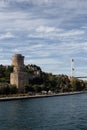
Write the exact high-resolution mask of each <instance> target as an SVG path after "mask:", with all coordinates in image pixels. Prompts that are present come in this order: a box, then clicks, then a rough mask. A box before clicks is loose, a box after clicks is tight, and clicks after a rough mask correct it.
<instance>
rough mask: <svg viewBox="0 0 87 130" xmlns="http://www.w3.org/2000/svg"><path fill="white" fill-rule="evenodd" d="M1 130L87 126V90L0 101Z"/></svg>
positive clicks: (83, 129)
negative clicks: (52, 95) (77, 92)
mask: <svg viewBox="0 0 87 130" xmlns="http://www.w3.org/2000/svg"><path fill="white" fill-rule="evenodd" d="M0 130H87V94H77V95H71V96H60V97H49V98H38V99H25V100H17V101H4V102H0Z"/></svg>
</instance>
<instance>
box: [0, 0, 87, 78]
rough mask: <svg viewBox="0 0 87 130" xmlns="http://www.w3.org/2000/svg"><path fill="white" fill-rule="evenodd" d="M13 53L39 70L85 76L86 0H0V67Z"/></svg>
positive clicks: (5, 63) (6, 63) (8, 60)
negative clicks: (36, 66) (20, 55)
mask: <svg viewBox="0 0 87 130" xmlns="http://www.w3.org/2000/svg"><path fill="white" fill-rule="evenodd" d="M14 54H22V55H24V56H25V64H26V65H27V64H36V65H38V66H40V67H41V69H42V71H45V72H50V73H53V74H67V75H70V74H71V59H74V72H73V75H75V76H87V0H0V64H3V65H11V63H12V61H11V58H12V56H13V55H14Z"/></svg>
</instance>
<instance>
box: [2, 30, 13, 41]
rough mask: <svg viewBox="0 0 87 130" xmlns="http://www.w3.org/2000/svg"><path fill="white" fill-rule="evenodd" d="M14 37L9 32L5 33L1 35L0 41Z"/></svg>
mask: <svg viewBox="0 0 87 130" xmlns="http://www.w3.org/2000/svg"><path fill="white" fill-rule="evenodd" d="M14 37H15V36H14V35H13V34H12V33H10V32H7V33H5V34H1V35H0V40H2V39H10V38H14Z"/></svg>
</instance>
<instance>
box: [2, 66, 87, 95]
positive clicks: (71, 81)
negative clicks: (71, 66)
mask: <svg viewBox="0 0 87 130" xmlns="http://www.w3.org/2000/svg"><path fill="white" fill-rule="evenodd" d="M25 70H26V71H27V72H28V73H29V84H28V85H26V84H25V85H24V87H23V88H22V90H21V93H29V92H32V93H42V92H46V93H48V92H52V93H59V92H73V91H82V90H86V89H87V82H86V81H82V80H78V79H76V78H69V77H68V76H67V75H53V74H51V73H45V72H42V70H41V68H40V67H38V66H36V65H26V66H25ZM11 72H13V66H3V65H0V94H13V93H17V92H18V89H17V88H16V86H15V85H10V73H11Z"/></svg>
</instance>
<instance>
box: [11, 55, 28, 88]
mask: <svg viewBox="0 0 87 130" xmlns="http://www.w3.org/2000/svg"><path fill="white" fill-rule="evenodd" d="M12 65H13V67H14V68H13V73H11V74H10V84H11V85H16V86H17V88H18V89H21V88H22V87H23V86H24V85H25V84H29V80H28V73H27V72H26V71H25V68H24V56H22V55H21V54H15V55H14V56H12Z"/></svg>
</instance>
